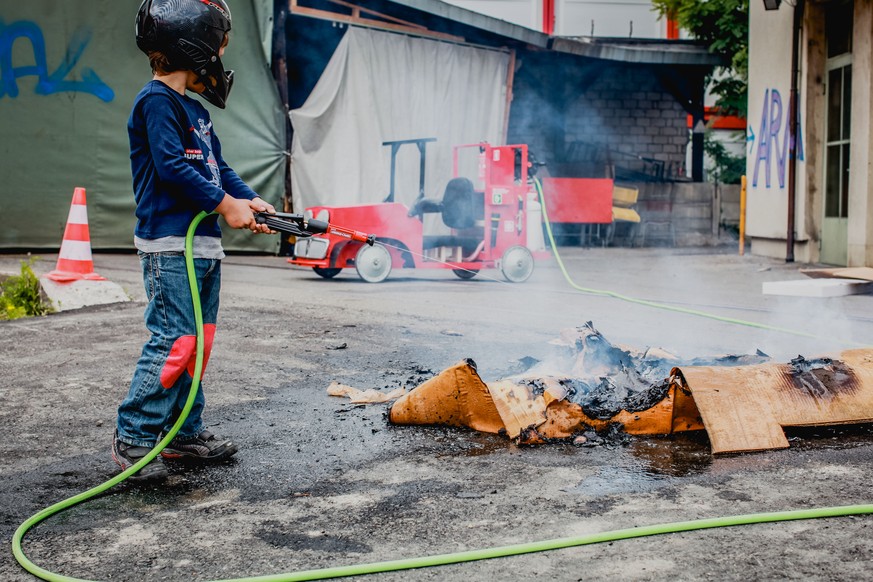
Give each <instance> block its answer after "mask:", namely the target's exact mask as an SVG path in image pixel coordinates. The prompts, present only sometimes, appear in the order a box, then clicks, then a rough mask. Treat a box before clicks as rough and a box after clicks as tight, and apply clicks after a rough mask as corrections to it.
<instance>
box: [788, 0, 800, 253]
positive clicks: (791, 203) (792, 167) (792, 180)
mask: <svg viewBox="0 0 873 582" xmlns="http://www.w3.org/2000/svg"><path fill="white" fill-rule="evenodd" d="M803 2H804V0H797V4H796V5H795V6H794V19H793V24H792V27H793V28H792V31H791V97H790V102H789V105H788V110H789V112H788V116H789V121H788V123H789V125H788V127H789V141H788V144H789V145H788V232H787V233H786V237H785V239H786V240H785V243H786V245H785V246H786V248H785V262H786V263H793V262H794V214H795V210H794V207H795V198H796V195H797V193H796V190H797V188H796V186H797V182H796V175H797V101H798V96H797V86H798V84H799V80H798V77H800V62H799V61H800V59H799V57H798V53H799V52H800V47H799V46H798V45H799V44H800V29H801V27H802V26H803Z"/></svg>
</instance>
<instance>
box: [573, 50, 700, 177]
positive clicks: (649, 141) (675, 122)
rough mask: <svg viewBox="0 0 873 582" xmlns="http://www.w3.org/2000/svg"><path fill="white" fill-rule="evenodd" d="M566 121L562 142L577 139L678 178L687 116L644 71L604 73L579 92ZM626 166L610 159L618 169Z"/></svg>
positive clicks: (617, 69) (617, 158) (620, 160)
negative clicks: (648, 161)
mask: <svg viewBox="0 0 873 582" xmlns="http://www.w3.org/2000/svg"><path fill="white" fill-rule="evenodd" d="M566 120H567V122H566V127H565V130H566V134H565V135H566V140H567V142H568V143H570V142H573V141H575V140H579V141H583V142H586V143H591V144H597V145H599V146H603V147H605V148H609V149H610V150H613V151H615V152H623V153H625V154H629V155H630V156H642V157H647V158H654V159H657V160H662V161H663V162H664V163H665V167H666V169H667V173H668V174H669V176H671V177H676V176H678V175H682V174H684V166H685V154H686V148H687V146H688V140H689V137H690V134H689V131H688V117H687V112H686V111H685V110H684V109H683V108H682V106H681V105H680V104H679V102H678V101H676V99H674V98H673V96H672V95H670V93H668V92H667V91H666V90H664V88H663V87H662V86H661V84H660V82H659V81H658V80H657V78H656V77H655V75H654V74H653V73H652V72H651V71H650V70H648V69H644V68H634V67H612V68H610V69H609V70H608V71H606V72H604V73H603V74H601V75H600V76H599V77H597V78H596V79H595V80H594V82H593V83H591V85H590V86H588V87H583V88H582V90H581V91H580V94H579V97H578V98H577V99H576V100H575V101H574V102H572V103H571V105H570V106H569V108H568V111H567V115H566ZM632 161H633V159H632V158H630V157H626V156H622V155H620V154H619V155H614V156H613V162H614V163H615V164H617V165H619V166H620V165H622V164H623V163H625V164H630V163H631V162H632Z"/></svg>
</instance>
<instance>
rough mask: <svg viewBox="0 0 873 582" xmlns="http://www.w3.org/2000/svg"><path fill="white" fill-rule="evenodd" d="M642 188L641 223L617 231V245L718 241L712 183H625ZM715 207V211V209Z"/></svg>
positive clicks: (673, 244) (686, 244) (639, 209)
mask: <svg viewBox="0 0 873 582" xmlns="http://www.w3.org/2000/svg"><path fill="white" fill-rule="evenodd" d="M621 185H622V186H628V187H634V188H638V189H639V198H638V200H637V204H636V206H635V207H634V209H635V210H636V211H637V212H638V213H639V215H640V223H639V224H638V225H635V227H633V228H625V229H624V230H623V231H620V230H616V237H615V239H614V241H613V244H615V245H622V246H684V247H690V246H708V245H713V244H716V243H717V242H718V223H717V222H714V221H718V219H719V214H718V206H717V205H716V204H715V201H716V186H715V184H713V183H710V182H642V183H634V184H631V183H622V184H621ZM714 209H715V210H714Z"/></svg>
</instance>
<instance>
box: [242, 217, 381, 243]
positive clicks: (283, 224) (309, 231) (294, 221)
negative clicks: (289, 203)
mask: <svg viewBox="0 0 873 582" xmlns="http://www.w3.org/2000/svg"><path fill="white" fill-rule="evenodd" d="M255 221H256V222H257V223H258V224H266V225H267V226H269V227H270V228H271V229H272V230H278V231H280V232H286V233H289V234H293V235H295V236H299V237H303V238H305V237H309V236H312V235H313V234H324V233H327V234H335V235H337V236H342V237H345V238H349V239H352V240H354V241H358V242H362V243H367V244H368V245H370V246H373V245H374V244H376V235H374V234H366V233H363V232H358V231H357V230H352V229H350V228H343V227H342V226H334V225H332V224H330V223H328V222H324V221H323V220H315V219H310V220H306V219H305V218H304V217H303V215H302V214H289V213H287V212H276V213H270V212H256V213H255Z"/></svg>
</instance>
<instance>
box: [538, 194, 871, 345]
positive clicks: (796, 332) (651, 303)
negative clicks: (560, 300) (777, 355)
mask: <svg viewBox="0 0 873 582" xmlns="http://www.w3.org/2000/svg"><path fill="white" fill-rule="evenodd" d="M533 181H534V184H535V185H536V188H537V193H538V194H539V199H540V207H541V209H542V213H543V222H544V223H545V225H546V232H547V233H548V235H549V243H550V244H551V245H552V250H553V252H554V255H555V260H556V261H557V263H558V267H560V269H561V273H563V275H564V279H565V280H566V281H567V283H568V284H569V285H570V286H571V287H573V288H574V289H576V290H577V291H582V292H584V293H590V294H591V295H602V296H605V297H613V298H615V299H621V300H622V301H627V302H629V303H636V304H638V305H645V306H647V307H654V308H656V309H665V310H667V311H675V312H677V313H685V314H687V315H696V316H698V317H705V318H707V319H714V320H716V321H723V322H725V323H733V324H736V325H744V326H746V327H756V328H758V329H766V330H769V331H778V332H782V333H787V334H791V335H796V336H801V337H808V338H813V339H823V338H821V337H820V336H817V335H815V334H811V333H807V332H805V331H799V330H796V329H789V328H785V327H776V326H773V325H767V324H764V323H758V322H755V321H747V320H745V319H737V318H734V317H724V316H721V315H716V314H714V313H709V312H707V311H701V310H698V309H689V308H687V307H679V306H677V305H669V304H666V303H658V302H656V301H649V300H647V299H637V298H636V297H630V296H628V295H622V294H621V293H616V292H615V291H604V290H603V289H592V288H590V287H582V286H580V285H577V284H576V282H575V281H573V279H572V278H571V277H570V274H569V273H568V272H567V268H566V267H565V266H564V261H562V260H561V255H559V254H558V251H557V249H558V246H557V245H556V244H555V237H554V236H553V235H552V225H551V222H550V221H549V215H548V212H547V210H546V200H545V197H544V196H543V187H542V184H540V181H539V180H538V179H537V178H534V179H533ZM835 341H837V342H838V343H841V344H844V345H847V346H855V347H864V344H859V343H858V342H852V341H847V340H835Z"/></svg>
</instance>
